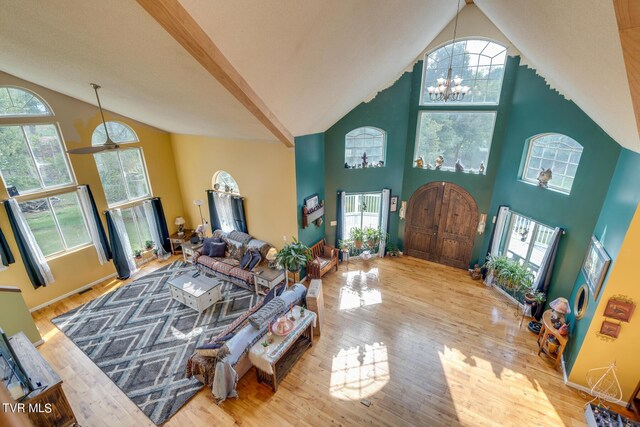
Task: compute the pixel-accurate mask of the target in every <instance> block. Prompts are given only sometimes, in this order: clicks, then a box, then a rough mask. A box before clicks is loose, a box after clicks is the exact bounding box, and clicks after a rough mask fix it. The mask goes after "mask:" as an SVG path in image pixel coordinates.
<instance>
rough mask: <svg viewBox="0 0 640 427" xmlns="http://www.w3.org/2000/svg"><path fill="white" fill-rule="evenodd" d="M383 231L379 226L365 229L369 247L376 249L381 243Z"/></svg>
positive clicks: (365, 237)
mask: <svg viewBox="0 0 640 427" xmlns="http://www.w3.org/2000/svg"><path fill="white" fill-rule="evenodd" d="M381 235H382V232H381V231H380V229H379V228H373V227H367V228H365V229H364V239H365V241H366V242H367V246H368V247H369V249H372V250H373V249H374V248H375V247H376V246H378V243H380V238H381V237H382V236H381Z"/></svg>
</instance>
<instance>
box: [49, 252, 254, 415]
mask: <svg viewBox="0 0 640 427" xmlns="http://www.w3.org/2000/svg"><path fill="white" fill-rule="evenodd" d="M195 271H196V270H195V267H193V266H192V265H190V264H186V263H183V262H182V261H178V262H174V263H172V264H170V265H168V266H165V267H162V268H160V269H158V270H156V271H154V272H152V273H150V274H148V275H146V276H144V277H141V278H139V279H136V280H134V281H133V282H131V283H129V284H127V285H125V286H123V287H121V288H119V289H117V290H115V291H114V292H111V293H108V294H106V295H103V296H101V297H99V298H96V299H94V300H93V301H91V302H88V303H87V304H85V305H83V306H80V307H78V308H76V309H74V310H71V311H69V312H68V313H65V314H63V315H61V316H58V317H56V318H55V319H53V320H52V322H53V323H54V324H55V325H56V326H57V327H58V328H59V329H60V330H61V331H62V332H63V333H64V334H65V335H66V336H68V337H69V338H70V339H71V340H72V341H73V342H74V343H75V344H76V345H77V346H78V347H79V348H80V349H81V350H82V351H83V352H84V353H85V354H86V355H87V356H88V357H89V358H90V359H91V360H92V361H93V362H94V363H95V364H96V365H97V366H98V367H99V368H100V369H102V371H103V372H104V373H105V374H107V376H109V378H111V380H112V381H113V382H114V383H115V384H116V385H117V386H118V387H119V388H120V389H121V390H122V391H123V392H124V393H125V394H126V395H127V396H128V397H129V399H131V400H132V401H133V402H134V403H135V404H136V405H138V407H139V408H140V409H141V410H142V412H144V413H145V414H146V415H147V416H148V417H149V418H150V419H151V421H153V422H154V423H155V424H156V425H161V424H163V423H164V422H165V421H167V420H168V419H169V418H170V417H171V416H172V415H173V414H174V413H176V412H177V411H178V410H179V409H180V407H182V405H184V404H185V403H186V402H187V401H188V400H189V399H190V398H191V397H193V396H194V395H195V394H196V393H197V392H198V391H199V390H200V389H201V388H202V387H203V385H202V384H201V383H200V382H199V381H197V380H195V379H187V378H185V376H184V373H185V366H186V363H187V359H188V358H189V356H190V355H191V354H192V353H193V352H194V349H195V348H196V347H197V346H199V345H200V344H202V343H204V342H206V341H207V340H209V339H210V338H211V337H213V336H215V335H217V334H218V333H219V332H221V331H222V330H223V329H224V328H225V327H226V326H227V325H229V324H230V323H232V322H233V321H234V320H235V319H237V318H238V317H239V316H240V315H242V313H244V312H246V311H247V310H248V309H250V308H251V307H253V306H254V305H255V304H256V303H257V302H258V301H259V300H258V297H257V296H256V295H255V293H253V292H251V291H248V290H245V289H241V288H239V287H237V286H235V285H233V284H232V283H230V282H225V283H224V284H223V285H222V286H223V287H222V295H223V299H222V300H221V301H219V302H218V303H217V304H215V305H214V306H212V307H210V308H209V309H207V310H205V311H204V312H203V313H202V314H199V313H198V312H197V311H195V310H193V309H192V308H189V307H187V306H186V305H183V304H181V303H179V302H178V301H175V300H173V299H171V295H170V293H169V285H168V283H167V281H168V280H171V279H172V278H174V277H178V276H180V275H181V274H184V273H188V272H191V273H195Z"/></svg>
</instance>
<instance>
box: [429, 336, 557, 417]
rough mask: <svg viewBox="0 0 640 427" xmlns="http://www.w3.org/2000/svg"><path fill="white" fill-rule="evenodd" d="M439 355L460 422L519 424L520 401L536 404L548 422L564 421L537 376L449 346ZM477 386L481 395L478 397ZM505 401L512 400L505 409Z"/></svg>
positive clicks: (534, 406) (525, 403)
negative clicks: (533, 376)
mask: <svg viewBox="0 0 640 427" xmlns="http://www.w3.org/2000/svg"><path fill="white" fill-rule="evenodd" d="M438 356H439V357H440V364H441V365H442V370H443V372H444V375H445V378H446V380H447V384H448V386H449V394H450V395H451V402H452V403H453V405H454V408H455V410H456V415H457V417H458V419H459V421H460V422H461V423H462V424H463V425H467V426H477V425H485V424H489V425H515V424H519V422H518V420H519V416H520V411H519V410H518V407H519V405H526V406H528V407H532V408H536V411H537V412H540V413H541V414H544V420H545V423H547V422H548V423H549V425H564V423H563V421H562V418H561V417H560V416H559V415H558V413H557V411H556V410H555V408H554V405H553V403H552V402H550V401H549V399H548V398H547V395H546V394H545V393H544V390H543V387H542V386H541V384H540V382H539V381H538V380H537V379H535V378H531V377H527V376H526V375H524V374H522V373H520V372H517V371H514V370H512V369H509V368H507V367H505V366H502V365H499V364H498V365H496V364H495V363H492V362H490V361H488V360H486V359H483V358H481V357H478V356H476V355H469V354H465V353H464V352H462V351H460V350H458V349H456V348H452V347H449V346H445V347H444V351H439V352H438ZM465 377H466V379H465V380H464V381H463V382H461V379H462V378H465ZM479 390H481V392H482V396H483V397H482V399H478V392H479ZM505 401H508V402H513V403H514V404H513V405H511V407H510V408H509V409H507V410H506V411H505V409H504V408H505ZM479 417H481V418H479Z"/></svg>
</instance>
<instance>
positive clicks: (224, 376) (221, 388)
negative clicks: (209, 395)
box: [211, 362, 238, 403]
mask: <svg viewBox="0 0 640 427" xmlns="http://www.w3.org/2000/svg"><path fill="white" fill-rule="evenodd" d="M237 384H238V373H237V372H236V370H235V369H233V367H232V366H231V365H229V364H228V363H224V362H220V363H218V364H216V375H215V377H214V379H213V387H212V388H211V391H213V395H214V396H215V397H216V402H217V403H222V402H224V401H225V400H226V398H227V397H238V392H237V391H236V385H237Z"/></svg>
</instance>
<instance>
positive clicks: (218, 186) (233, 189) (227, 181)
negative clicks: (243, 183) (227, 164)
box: [211, 171, 240, 195]
mask: <svg viewBox="0 0 640 427" xmlns="http://www.w3.org/2000/svg"><path fill="white" fill-rule="evenodd" d="M211 181H212V182H211V184H212V186H213V189H214V190H216V191H221V192H223V193H229V194H235V195H240V188H239V187H238V183H237V182H236V180H235V179H233V177H232V176H231V174H229V172H225V171H218V172H216V173H215V174H214V175H213V179H212V180H211Z"/></svg>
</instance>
